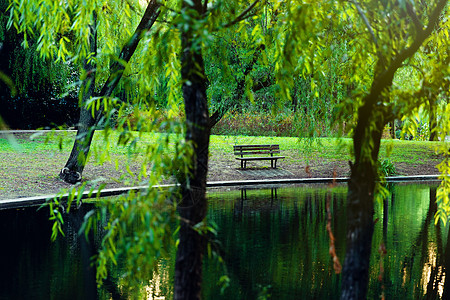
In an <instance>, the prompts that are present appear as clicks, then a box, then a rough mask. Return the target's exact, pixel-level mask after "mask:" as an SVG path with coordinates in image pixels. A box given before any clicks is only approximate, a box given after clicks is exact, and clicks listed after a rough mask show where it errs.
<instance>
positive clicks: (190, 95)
mask: <svg viewBox="0 0 450 300" xmlns="http://www.w3.org/2000/svg"><path fill="white" fill-rule="evenodd" d="M193 3H194V4H193V5H192V6H191V5H189V4H188V3H187V1H183V10H185V9H186V10H188V9H193V10H195V11H196V12H197V13H198V16H199V17H203V6H202V3H201V0H195V1H193ZM195 21H196V20H190V22H193V23H195ZM187 25H189V26H187V27H188V28H187V29H186V30H184V31H182V32H181V49H182V51H183V53H182V56H181V78H182V82H183V98H184V104H185V112H186V125H187V128H186V141H187V142H191V143H192V146H193V147H194V155H193V157H192V166H191V167H190V170H189V171H190V172H189V174H187V175H186V176H187V178H186V179H184V180H182V181H181V196H182V199H181V201H180V203H179V204H178V212H179V214H180V217H181V224H180V233H179V237H180V243H179V245H178V249H177V254H176V261H175V287H174V290H175V295H174V298H175V299H200V298H201V284H202V265H203V253H204V250H205V237H204V236H202V235H201V234H199V233H198V232H197V231H196V230H195V229H194V228H193V226H195V225H197V224H198V223H200V222H202V221H204V219H205V217H206V209H207V201H206V175H207V171H208V146H209V133H210V127H209V126H208V125H209V116H208V101H207V96H206V75H205V69H204V62H203V57H202V52H201V46H200V44H201V43H199V42H198V41H195V40H194V29H193V25H195V24H192V23H188V24H187ZM181 28H182V27H181Z"/></svg>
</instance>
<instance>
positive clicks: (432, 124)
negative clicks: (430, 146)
mask: <svg viewBox="0 0 450 300" xmlns="http://www.w3.org/2000/svg"><path fill="white" fill-rule="evenodd" d="M428 101H429V105H430V117H429V118H430V119H429V123H428V128H429V130H430V141H432V142H433V141H437V140H438V135H437V107H436V106H437V105H436V101H435V100H434V99H428Z"/></svg>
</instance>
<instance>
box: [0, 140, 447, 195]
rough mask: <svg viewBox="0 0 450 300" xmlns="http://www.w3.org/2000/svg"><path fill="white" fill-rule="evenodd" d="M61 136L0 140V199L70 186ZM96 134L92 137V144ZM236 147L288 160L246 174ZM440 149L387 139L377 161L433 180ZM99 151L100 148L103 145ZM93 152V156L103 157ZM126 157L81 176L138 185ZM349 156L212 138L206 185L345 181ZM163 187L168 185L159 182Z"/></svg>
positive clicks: (321, 144) (333, 149) (347, 147)
mask: <svg viewBox="0 0 450 300" xmlns="http://www.w3.org/2000/svg"><path fill="white" fill-rule="evenodd" d="M64 134H65V137H64V138H59V136H60V135H61V134H56V136H53V137H52V138H51V139H50V141H46V140H47V135H46V134H42V135H36V134H35V133H30V132H22V133H20V132H19V133H14V134H13V135H12V136H13V138H12V136H11V135H10V136H9V137H7V136H6V135H5V134H2V135H0V162H1V165H0V176H1V185H0V199H11V198H18V197H29V196H37V195H50V194H56V193H58V192H60V191H61V190H62V189H69V188H71V187H72V186H71V185H69V184H66V183H64V182H62V181H61V180H60V179H59V178H58V173H59V170H60V169H61V168H62V167H63V166H64V164H65V162H66V160H67V158H68V156H69V153H70V150H71V146H72V142H73V138H74V136H75V132H69V133H64ZM98 135H99V133H96V139H97V137H98ZM98 140H100V138H98ZM98 143H100V142H98ZM236 144H280V148H281V152H282V153H281V155H283V156H285V157H286V158H285V159H283V160H280V161H279V162H278V168H277V170H276V171H271V170H269V168H268V167H269V166H270V162H269V161H261V162H249V163H248V165H247V167H248V170H241V169H240V163H239V162H238V161H237V160H235V158H234V155H233V151H232V149H233V147H232V146H233V145H236ZM439 145H440V144H439V143H438V142H416V141H398V140H385V141H383V143H382V149H381V152H380V160H388V162H389V164H390V165H393V166H394V167H395V171H396V174H397V175H435V174H438V173H439V172H438V170H437V168H436V165H437V164H439V163H440V162H441V160H442V156H441V155H439V154H437V148H438V146H439ZM110 147H114V146H110ZM94 148H95V147H94ZM97 148H98V149H102V146H101V145H100V146H98V147H97ZM116 148H120V147H116ZM391 148H392V150H391V151H390V155H389V156H387V154H386V152H387V151H389V149H391ZM93 151H94V152H96V153H97V154H98V153H99V152H101V150H100V151H99V150H97V151H96V150H93ZM124 152H126V151H124V150H123V149H122V151H121V150H120V149H119V150H113V151H112V153H111V157H112V161H107V162H104V163H102V164H98V163H97V162H96V161H95V158H94V156H98V155H92V156H91V158H90V160H89V161H88V164H87V166H86V168H85V171H84V173H83V181H90V182H93V183H92V184H99V183H105V184H106V187H108V188H113V187H121V186H124V184H123V183H122V182H123V181H121V182H119V181H118V180H116V179H117V178H122V179H124V178H125V181H126V182H125V185H127V186H134V185H138V184H139V182H138V181H137V180H136V178H137V177H136V176H134V179H132V176H131V177H130V172H129V171H131V173H133V172H136V171H137V170H138V169H139V165H140V163H139V159H137V160H136V161H134V162H131V164H130V169H129V171H127V170H126V169H125V167H123V165H122V164H121V163H120V162H121V161H124V160H128V158H126V157H125V154H123V153H124ZM350 153H351V140H350V139H346V138H342V139H331V138H322V139H317V140H306V139H298V138H278V137H250V136H212V137H211V144H210V162H209V171H208V181H209V182H212V181H228V180H252V179H273V178H331V177H334V176H336V177H347V176H348V175H349V171H350V168H349V161H350V160H351V155H350ZM117 158H118V159H117ZM115 159H117V160H118V161H119V163H118V164H116V163H115V162H113V161H114V160H115ZM127 178H128V179H127ZM130 178H131V179H130ZM167 182H170V180H162V181H161V183H167Z"/></svg>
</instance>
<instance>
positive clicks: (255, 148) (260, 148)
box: [234, 145, 284, 169]
mask: <svg viewBox="0 0 450 300" xmlns="http://www.w3.org/2000/svg"><path fill="white" fill-rule="evenodd" d="M279 153H280V145H237V146H234V155H239V156H240V157H236V159H237V160H240V161H241V168H242V169H245V168H246V167H247V161H249V160H270V164H271V167H272V168H276V167H277V160H278V159H283V158H284V156H273V155H274V154H279ZM248 155H267V156H248ZM244 156H246V157H244ZM274 162H275V163H274Z"/></svg>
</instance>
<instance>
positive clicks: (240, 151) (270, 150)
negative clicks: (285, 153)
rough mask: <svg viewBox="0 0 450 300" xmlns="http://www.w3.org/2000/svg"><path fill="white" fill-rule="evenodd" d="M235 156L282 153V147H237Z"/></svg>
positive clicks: (234, 147) (235, 147)
mask: <svg viewBox="0 0 450 300" xmlns="http://www.w3.org/2000/svg"><path fill="white" fill-rule="evenodd" d="M233 150H234V155H240V156H241V157H242V156H244V155H259V154H270V155H273V154H276V153H280V145H236V146H233Z"/></svg>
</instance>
